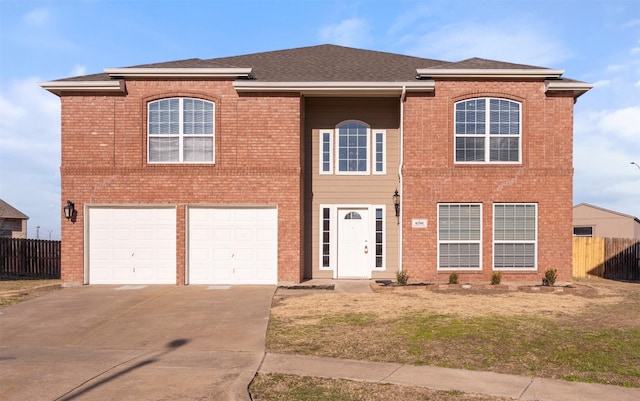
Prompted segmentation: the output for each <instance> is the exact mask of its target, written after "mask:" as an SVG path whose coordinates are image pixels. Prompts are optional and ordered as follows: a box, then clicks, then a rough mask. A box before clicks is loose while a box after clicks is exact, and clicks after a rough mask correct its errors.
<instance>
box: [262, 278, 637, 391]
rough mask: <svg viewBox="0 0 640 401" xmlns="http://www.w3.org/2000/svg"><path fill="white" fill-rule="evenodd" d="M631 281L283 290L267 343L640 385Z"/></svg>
mask: <svg viewBox="0 0 640 401" xmlns="http://www.w3.org/2000/svg"><path fill="white" fill-rule="evenodd" d="M626 286H627V287H625V286H623V287H622V288H623V289H624V291H621V292H616V291H613V290H611V289H607V288H603V291H602V292H601V293H600V294H599V295H596V296H593V297H592V298H585V297H577V296H573V295H553V294H551V295H545V294H504V295H502V296H497V295H489V296H485V295H465V296H458V295H456V294H451V293H447V294H433V293H431V292H428V291H425V292H424V293H425V294H427V295H420V294H419V293H416V292H412V293H411V294H407V295H402V296H399V295H391V294H383V295H377V294H375V295H370V294H364V295H362V296H355V295H345V296H343V297H342V296H341V295H338V294H329V295H323V296H321V297H320V298H311V297H310V298H309V299H308V300H307V301H305V300H304V298H305V297H296V298H295V299H294V298H289V299H279V300H277V301H276V302H275V303H274V307H273V308H272V316H271V319H270V321H269V329H268V332H267V350H268V351H269V352H279V353H291V354H303V355H314V356H324V357H333V358H343V359H356V360H370V361H376V362H395V363H405V364H415V365H433V366H440V367H449V368H463V369H470V370H482V371H493V372H498V373H508V374H519V375H525V376H537V377H546V378H555V379H563V380H572V381H582V382H597V383H604V384H613V385H618V386H627V387H640V322H639V321H638V319H637V312H638V308H639V305H640V296H639V295H638V293H640V291H638V286H637V284H626ZM629 286H630V287H629ZM605 290H606V291H605ZM331 297H333V299H335V302H332V298H331ZM490 302H495V304H496V306H495V307H491V306H490V305H489V303H490ZM298 303H299V305H298ZM314 305H322V308H318V307H313V306H314ZM465 305H468V307H465ZM478 305H481V306H478ZM298 306H300V307H301V308H306V309H304V310H300V309H298ZM280 308H282V309H280Z"/></svg>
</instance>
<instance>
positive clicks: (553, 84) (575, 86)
mask: <svg viewBox="0 0 640 401" xmlns="http://www.w3.org/2000/svg"><path fill="white" fill-rule="evenodd" d="M591 88H593V85H591V84H588V83H585V82H575V81H569V82H567V81H545V92H573V96H574V97H578V96H580V95H583V94H585V93H587V92H588V91H589V90H590V89H591Z"/></svg>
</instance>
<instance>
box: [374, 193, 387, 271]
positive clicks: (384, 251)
mask: <svg viewBox="0 0 640 401" xmlns="http://www.w3.org/2000/svg"><path fill="white" fill-rule="evenodd" d="M371 209H372V210H373V246H374V252H373V267H372V271H373V270H375V271H384V270H386V269H387V227H386V225H387V208H386V207H385V205H372V206H371ZM378 210H380V211H381V213H382V218H381V221H382V230H381V234H382V254H381V255H380V257H381V258H382V263H381V264H380V266H379V267H378V266H377V260H376V259H377V258H378V242H377V239H376V234H377V233H378V230H377V227H376V223H377V221H378V218H377V216H376V213H377V211H378Z"/></svg>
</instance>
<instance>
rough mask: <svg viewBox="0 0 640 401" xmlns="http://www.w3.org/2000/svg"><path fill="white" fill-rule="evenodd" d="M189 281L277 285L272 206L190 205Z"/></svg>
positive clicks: (276, 238)
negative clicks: (207, 206) (195, 206)
mask: <svg viewBox="0 0 640 401" xmlns="http://www.w3.org/2000/svg"><path fill="white" fill-rule="evenodd" d="M188 219H189V267H188V268H189V284H277V282H278V228H277V227H278V211H277V209H275V208H243V207H237V208H190V209H189V216H188Z"/></svg>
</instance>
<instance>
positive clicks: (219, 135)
mask: <svg viewBox="0 0 640 401" xmlns="http://www.w3.org/2000/svg"><path fill="white" fill-rule="evenodd" d="M173 96H188V97H198V98H203V99H208V100H211V101H213V102H215V105H216V109H215V110H216V119H215V123H216V138H215V143H216V155H215V160H216V163H215V165H194V166H190V165H149V164H147V162H146V160H147V155H146V152H147V151H146V140H147V135H146V121H147V118H146V104H147V102H149V101H151V100H155V99H159V98H164V97H173ZM486 96H492V97H503V98H509V99H512V100H516V101H518V102H521V103H522V132H523V134H522V141H523V144H522V148H523V154H522V164H520V165H501V166H495V165H455V164H454V161H453V156H454V155H453V149H454V148H453V140H454V138H453V121H454V116H453V107H454V106H453V105H454V103H455V102H456V101H459V100H463V99H467V98H473V97H486ZM302 109H303V107H302V105H301V98H300V97H299V96H298V95H296V94H277V95H264V94H242V95H239V94H237V93H236V91H235V90H234V89H233V86H232V84H231V83H230V82H229V81H190V80H178V81H162V82H156V81H151V80H128V81H127V94H126V96H125V95H108V96H103V95H100V94H89V95H87V94H83V95H72V94H67V95H64V96H62V166H61V174H62V201H63V203H64V202H66V200H67V199H70V200H72V201H74V202H75V204H76V209H78V215H77V220H76V222H75V223H74V224H72V223H71V222H67V221H66V220H65V219H63V224H62V238H63V242H62V266H63V268H62V280H63V282H64V283H67V284H69V283H82V282H84V281H85V278H84V263H85V255H84V248H85V244H84V232H85V231H84V230H85V229H84V213H85V209H84V207H85V205H108V204H114V205H115V204H119V205H145V204H154V205H157V204H168V205H175V206H176V207H177V227H178V229H177V233H176V246H177V266H176V274H177V284H182V283H184V277H185V243H186V236H185V225H186V222H185V207H186V206H187V205H198V204H202V205H204V204H206V205H220V204H268V205H278V240H279V241H278V243H279V245H278V246H279V249H278V279H279V280H280V281H292V282H299V281H301V279H302V278H303V274H304V266H303V263H304V262H303V261H304V259H305V258H304V247H303V243H304V241H303V238H302V236H303V235H304V234H303V233H304V224H305V222H304V217H303V210H304V205H303V191H302V188H303V182H302V176H303V168H304V161H303V158H304V156H303V155H304V151H303V150H304V143H303V142H302V141H301V132H302V131H303V118H302ZM404 110H405V115H404V168H403V193H402V211H403V213H402V215H403V224H402V230H403V232H402V234H403V241H404V244H403V247H402V250H403V257H402V262H403V267H404V269H405V270H407V271H408V272H409V276H410V277H411V279H412V280H425V281H447V279H448V275H449V272H438V271H437V268H436V267H437V260H436V259H437V221H436V216H437V204H438V203H440V202H453V203H482V205H483V215H482V218H483V220H482V221H483V260H482V265H483V270H482V271H481V272H462V273H461V274H460V280H461V281H474V282H489V280H490V276H491V273H492V270H491V266H492V237H493V233H492V225H493V216H492V212H493V204H494V203H502V202H509V203H511V202H513V203H536V204H538V216H539V218H538V271H537V272H514V273H510V272H503V280H504V281H526V282H532V281H533V282H539V281H540V279H541V277H542V275H543V273H544V271H545V270H546V269H548V268H555V269H558V274H559V280H561V281H568V280H571V226H572V225H571V218H572V175H573V167H572V131H573V98H572V96H571V95H567V96H562V95H560V96H558V95H556V96H547V95H546V94H545V92H544V84H543V83H542V82H504V81H502V82H493V81H483V82H472V81H464V82H453V81H449V82H448V81H438V82H437V83H436V90H435V93H434V94H411V93H410V94H409V95H408V96H407V99H406V102H405V104H404ZM395 112H397V109H396V111H395ZM307 168H313V166H311V167H309V166H307ZM392 170H393V169H392ZM61 218H62V216H61ZM412 218H424V219H427V220H428V228H427V229H412V228H411V219H412ZM387 240H388V241H392V240H393V239H391V238H388V239H387ZM312 257H315V256H312Z"/></svg>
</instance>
